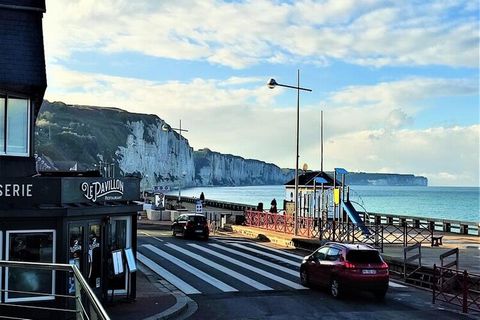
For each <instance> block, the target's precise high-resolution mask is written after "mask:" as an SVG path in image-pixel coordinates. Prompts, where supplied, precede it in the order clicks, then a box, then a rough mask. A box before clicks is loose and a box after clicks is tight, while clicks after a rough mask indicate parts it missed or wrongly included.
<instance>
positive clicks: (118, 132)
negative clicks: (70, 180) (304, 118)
mask: <svg viewBox="0 0 480 320" xmlns="http://www.w3.org/2000/svg"><path fill="white" fill-rule="evenodd" d="M35 136H36V137H35V138H36V139H35V146H36V153H37V155H38V157H37V164H38V166H39V169H40V170H92V169H96V168H100V167H101V168H102V169H101V170H102V171H105V172H106V171H109V170H114V171H115V174H116V175H131V174H136V175H139V176H141V177H142V183H141V187H142V189H150V188H152V187H153V186H155V185H162V186H170V187H177V186H178V185H179V184H180V185H181V186H182V187H191V186H207V185H236V186H238V185H265V184H282V183H284V182H285V181H286V180H289V179H291V178H292V177H293V171H292V170H288V169H287V170H284V169H280V168H279V167H277V166H276V165H274V164H269V163H265V162H262V161H258V160H249V159H243V158H241V157H238V156H233V155H226V154H220V153H218V152H212V151H210V150H208V149H203V150H199V151H194V150H193V148H192V147H190V145H189V144H188V140H187V139H185V138H184V137H181V136H180V135H179V134H178V133H176V132H175V131H174V130H172V129H171V128H170V126H169V125H168V124H167V123H165V121H164V120H162V119H160V118H159V117H157V116H156V115H147V114H137V113H130V112H127V111H124V110H121V109H117V108H101V107H92V106H77V105H75V106H72V105H67V104H65V103H62V102H53V103H50V102H48V101H44V103H43V105H42V108H41V111H40V115H39V117H38V119H37V123H36V132H35Z"/></svg>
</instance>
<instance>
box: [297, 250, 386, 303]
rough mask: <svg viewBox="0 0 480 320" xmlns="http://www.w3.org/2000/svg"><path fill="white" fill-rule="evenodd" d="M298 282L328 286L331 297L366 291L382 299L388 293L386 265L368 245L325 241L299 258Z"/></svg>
mask: <svg viewBox="0 0 480 320" xmlns="http://www.w3.org/2000/svg"><path fill="white" fill-rule="evenodd" d="M300 280H301V282H302V284H303V285H305V286H310V285H319V286H326V287H328V288H329V291H330V294H331V295H332V296H333V297H335V298H339V297H341V296H342V294H343V293H344V292H345V291H355V290H359V291H360V290H368V291H371V292H373V294H374V295H375V297H377V298H378V299H383V298H384V297H385V294H386V293H387V290H388V281H389V273H388V264H387V263H385V261H383V259H382V257H381V255H380V253H379V252H378V251H377V250H376V249H375V248H373V247H371V246H369V245H366V244H344V243H336V242H329V243H327V244H326V245H324V246H323V247H320V248H318V249H317V250H316V251H314V252H313V253H312V254H310V255H308V256H306V257H305V258H304V259H303V262H302V264H301V266H300Z"/></svg>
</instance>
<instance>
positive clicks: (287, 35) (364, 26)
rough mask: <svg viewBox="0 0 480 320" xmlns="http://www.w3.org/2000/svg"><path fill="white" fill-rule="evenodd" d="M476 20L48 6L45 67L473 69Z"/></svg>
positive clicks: (196, 5) (376, 12) (317, 11)
mask: <svg viewBox="0 0 480 320" xmlns="http://www.w3.org/2000/svg"><path fill="white" fill-rule="evenodd" d="M266 12H268V14H264V13H266ZM452 12H455V14H452ZM477 15H478V4H477V5H472V2H471V1H460V2H454V3H451V2H446V3H443V2H442V3H438V2H436V1H429V2H425V3H423V2H422V3H418V2H408V1H407V2H395V3H391V2H386V1H380V0H378V1H374V0H362V1H353V0H345V1H336V0H330V1H321V2H318V1H311V0H303V1H294V2H293V3H286V2H280V1H273V0H271V1H269V0H256V1H245V2H243V1H242V2H222V1H214V0H210V1H193V0H191V1H186V0H182V1H147V0H143V1H128V0H115V1H113V0H104V1H94V0H82V1H80V0H77V1H63V0H52V1H48V3H47V14H46V15H45V19H44V21H45V22H44V27H45V43H46V52H47V57H48V59H49V61H50V62H56V61H59V60H62V59H65V58H68V57H69V56H70V55H71V54H72V53H73V52H81V51H91V50H92V51H98V50H101V51H104V52H106V53H117V52H139V53H142V54H145V55H148V56H153V57H162V58H169V59H177V60H196V61H204V62H209V63H212V64H219V65H224V66H228V67H231V68H235V69H241V68H246V67H248V66H252V65H258V64H262V63H285V62H287V61H288V62H289V63H296V62H298V61H302V62H307V63H313V64H318V65H324V64H325V63H328V61H329V60H332V59H338V60H342V61H346V62H349V63H355V64H359V65H369V66H377V67H379V66H385V65H403V66H412V65H446V66H454V67H462V66H464V67H473V68H475V67H478V43H479V37H478V28H479V22H478V16H477Z"/></svg>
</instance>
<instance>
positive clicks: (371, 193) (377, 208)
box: [169, 185, 480, 223]
mask: <svg viewBox="0 0 480 320" xmlns="http://www.w3.org/2000/svg"><path fill="white" fill-rule="evenodd" d="M350 190H352V191H351V196H350V198H351V200H354V201H356V202H358V203H361V204H362V205H363V207H365V209H366V210H367V211H368V212H374V213H390V214H398V215H405V216H416V217H425V218H438V219H449V220H460V221H472V222H477V223H478V222H480V201H479V199H480V188H478V187H417V186H412V187H411V186H405V187H403V186H402V187H399V186H355V185H351V186H350ZM202 192H203V193H204V195H205V198H206V199H212V200H221V201H228V202H236V203H242V204H249V205H255V206H256V205H257V204H258V203H259V202H262V203H263V206H264V208H269V207H270V202H271V201H272V199H273V198H275V199H276V200H277V203H278V206H279V208H281V207H282V206H283V200H284V199H285V187H284V186H283V185H274V186H242V187H197V188H189V189H182V190H181V194H182V196H188V197H197V198H198V197H200V193H202ZM169 194H177V195H178V190H177V191H172V192H170V193H169ZM357 209H359V208H357Z"/></svg>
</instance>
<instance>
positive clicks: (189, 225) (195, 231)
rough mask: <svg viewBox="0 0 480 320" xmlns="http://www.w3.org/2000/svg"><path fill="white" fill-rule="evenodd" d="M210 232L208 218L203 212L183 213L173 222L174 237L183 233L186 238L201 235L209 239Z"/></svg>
mask: <svg viewBox="0 0 480 320" xmlns="http://www.w3.org/2000/svg"><path fill="white" fill-rule="evenodd" d="M209 233H210V231H209V229H208V223H207V219H206V218H205V216H203V215H201V214H195V213H186V214H182V215H180V216H179V217H178V218H177V219H175V221H173V224H172V234H173V236H174V237H175V236H176V235H177V234H181V235H183V237H184V238H187V237H196V236H201V237H203V239H205V240H208V236H209Z"/></svg>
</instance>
